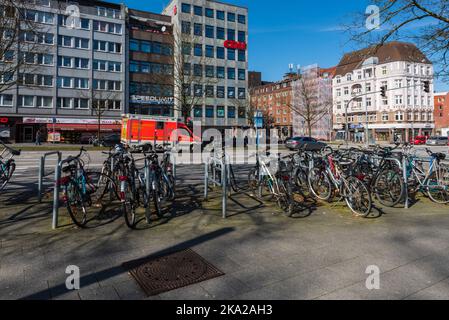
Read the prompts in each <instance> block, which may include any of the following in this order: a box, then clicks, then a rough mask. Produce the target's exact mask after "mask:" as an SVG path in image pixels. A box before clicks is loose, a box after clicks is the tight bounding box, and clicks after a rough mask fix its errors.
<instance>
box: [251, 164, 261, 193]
mask: <svg viewBox="0 0 449 320" xmlns="http://www.w3.org/2000/svg"><path fill="white" fill-rule="evenodd" d="M248 187H249V190H250V191H252V192H253V193H256V192H257V189H258V188H259V170H258V169H257V168H252V169H251V171H250V172H249V173H248Z"/></svg>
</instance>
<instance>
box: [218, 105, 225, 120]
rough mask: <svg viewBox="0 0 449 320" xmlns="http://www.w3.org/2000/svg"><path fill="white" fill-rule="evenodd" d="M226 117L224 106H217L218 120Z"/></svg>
mask: <svg viewBox="0 0 449 320" xmlns="http://www.w3.org/2000/svg"><path fill="white" fill-rule="evenodd" d="M224 117H225V108H224V107H222V106H217V118H224Z"/></svg>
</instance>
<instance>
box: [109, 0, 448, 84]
mask: <svg viewBox="0 0 449 320" xmlns="http://www.w3.org/2000/svg"><path fill="white" fill-rule="evenodd" d="M112 1H113V2H117V3H118V2H121V1H119V0H112ZM225 1H226V2H228V3H233V4H236V5H241V6H245V7H248V9H249V39H250V40H249V68H250V70H255V71H261V72H262V73H263V78H264V80H268V81H276V80H279V79H281V78H282V75H283V74H284V73H285V72H287V71H288V65H289V64H290V63H293V64H294V65H298V64H299V65H301V66H306V65H310V64H315V63H318V64H319V65H320V66H322V67H331V66H334V65H336V64H338V62H339V60H340V58H341V57H342V55H343V54H344V53H345V52H349V51H352V50H354V49H357V48H356V47H355V46H354V44H352V43H348V35H347V34H346V33H345V32H344V31H342V30H341V29H342V28H341V25H342V24H344V23H345V22H346V23H350V21H352V20H353V16H352V14H353V13H354V12H364V11H365V9H366V7H367V5H368V4H369V1H367V0H315V1H310V0H309V1H306V0H291V1H278V2H276V1H272V0H270V1H268V0H225ZM124 2H125V3H126V4H127V5H128V6H129V7H131V8H135V9H141V10H149V11H153V12H157V13H160V12H161V11H162V9H163V8H164V6H165V4H167V3H168V2H169V1H168V0H149V1H142V0H124ZM448 87H449V85H447V84H446V85H443V84H442V83H437V84H436V90H446V89H447V88H448Z"/></svg>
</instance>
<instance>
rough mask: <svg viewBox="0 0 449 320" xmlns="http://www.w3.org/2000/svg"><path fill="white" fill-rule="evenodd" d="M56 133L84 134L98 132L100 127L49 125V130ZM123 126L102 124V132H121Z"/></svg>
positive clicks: (89, 125)
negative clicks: (75, 132) (76, 132)
mask: <svg viewBox="0 0 449 320" xmlns="http://www.w3.org/2000/svg"><path fill="white" fill-rule="evenodd" d="M53 128H54V130H55V131H82V132H97V131H98V125H97V124H55V125H52V124H47V129H48V130H53ZM121 128H122V127H121V126H120V125H117V124H102V125H101V128H100V129H101V131H102V132H113V131H120V130H121Z"/></svg>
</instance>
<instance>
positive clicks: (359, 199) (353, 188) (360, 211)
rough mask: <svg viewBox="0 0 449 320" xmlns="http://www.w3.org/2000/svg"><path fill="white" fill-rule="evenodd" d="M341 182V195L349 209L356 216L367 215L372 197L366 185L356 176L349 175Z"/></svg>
mask: <svg viewBox="0 0 449 320" xmlns="http://www.w3.org/2000/svg"><path fill="white" fill-rule="evenodd" d="M343 183H344V187H343V196H344V198H345V200H346V204H347V205H348V207H349V209H351V211H352V212H353V213H354V214H355V215H356V216H358V217H364V218H366V217H368V216H369V214H370V213H371V209H372V199H371V194H370V192H369V190H368V188H367V187H366V185H365V184H364V183H363V182H362V181H360V180H359V179H357V178H356V177H349V178H347V179H346V181H344V182H343Z"/></svg>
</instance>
